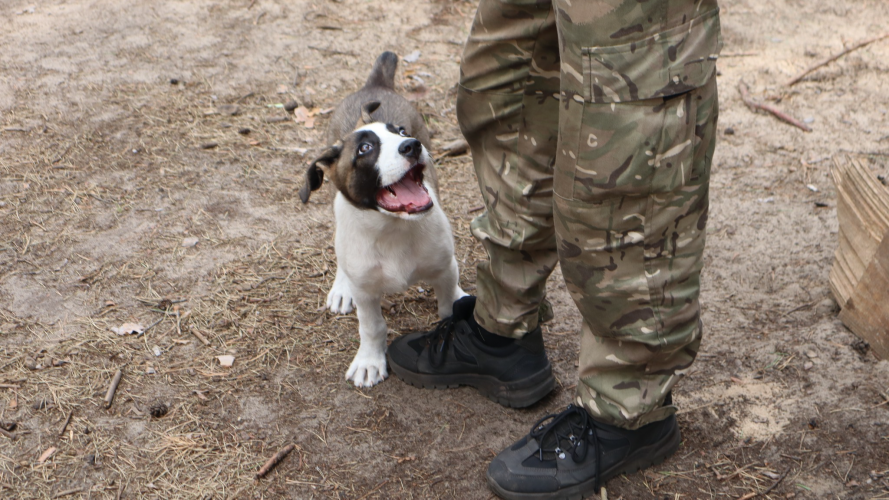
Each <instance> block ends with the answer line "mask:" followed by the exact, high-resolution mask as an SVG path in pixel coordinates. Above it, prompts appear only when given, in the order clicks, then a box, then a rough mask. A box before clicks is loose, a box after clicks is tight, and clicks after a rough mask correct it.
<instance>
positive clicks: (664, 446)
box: [486, 425, 682, 500]
mask: <svg viewBox="0 0 889 500" xmlns="http://www.w3.org/2000/svg"><path fill="white" fill-rule="evenodd" d="M681 442H682V436H681V434H680V432H679V426H678V425H677V426H676V427H674V428H673V430H672V431H671V432H670V433H669V434H668V435H666V436H664V438H663V439H661V440H660V441H658V442H657V443H654V444H651V445H648V446H646V447H644V448H640V449H639V450H637V451H636V453H634V454H632V455H631V456H630V457H628V459H627V460H626V461H624V462H621V463H618V464H617V465H615V466H614V467H612V468H611V469H609V470H607V471H605V472H603V473H602V478H601V479H600V480H599V485H600V487H601V486H605V483H606V482H607V481H608V480H609V479H611V478H613V477H615V476H619V475H621V474H633V473H636V472H639V471H640V470H642V469H647V468H649V467H653V466H655V465H660V464H662V463H664V460H666V459H668V458H670V456H672V455H673V454H674V453H676V450H678V449H679V444H680V443H681ZM486 477H487V479H488V486H489V487H490V488H491V490H493V491H494V493H496V494H497V496H499V497H501V498H504V499H506V500H552V499H560V500H582V499H584V498H589V497H592V496H593V495H596V494H598V493H599V492H598V491H596V479H595V478H593V479H590V480H589V481H585V482H582V483H579V484H576V485H574V486H570V487H568V488H564V489H561V490H558V491H552V492H548V493H519V492H515V491H508V490H505V489H503V488H501V487H500V485H499V484H497V483H496V482H495V481H494V480H493V479H492V478H491V476H488V475H486Z"/></svg>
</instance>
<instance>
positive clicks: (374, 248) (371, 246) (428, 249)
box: [334, 195, 451, 293]
mask: <svg viewBox="0 0 889 500" xmlns="http://www.w3.org/2000/svg"><path fill="white" fill-rule="evenodd" d="M334 209H335V212H336V219H337V229H336V253H337V261H338V262H337V265H339V266H341V267H342V268H343V270H344V271H345V272H346V274H347V275H348V276H349V279H350V280H351V281H352V282H353V283H354V284H355V285H356V286H357V287H358V288H360V289H362V290H364V291H366V292H371V293H396V292H402V291H404V290H405V289H407V287H409V286H410V285H411V284H413V283H416V282H417V281H418V280H421V279H423V278H424V275H426V274H429V273H430V272H435V273H437V272H439V271H440V269H441V268H442V263H441V262H439V261H442V260H443V259H442V257H444V259H445V260H446V259H447V257H448V256H449V255H450V254H451V252H448V251H447V247H448V246H449V245H448V243H450V241H447V240H445V242H444V247H445V248H441V249H440V250H438V249H437V248H436V247H437V246H441V242H436V241H431V240H430V238H435V237H436V236H438V237H440V234H441V233H439V234H436V233H437V232H438V231H435V230H433V229H432V227H430V226H434V225H435V222H436V217H438V216H441V214H440V213H430V214H429V215H428V216H427V217H425V218H424V219H423V220H413V221H405V220H400V219H395V218H393V217H388V216H385V215H382V214H379V213H376V212H372V211H367V210H357V209H355V208H354V207H352V206H351V204H349V202H348V201H346V200H345V199H343V198H342V196H341V195H338V196H337V199H336V201H335V202H334ZM433 210H439V209H437V208H436V209H433ZM442 239H444V238H442ZM436 243H437V244H436ZM438 254H441V255H438Z"/></svg>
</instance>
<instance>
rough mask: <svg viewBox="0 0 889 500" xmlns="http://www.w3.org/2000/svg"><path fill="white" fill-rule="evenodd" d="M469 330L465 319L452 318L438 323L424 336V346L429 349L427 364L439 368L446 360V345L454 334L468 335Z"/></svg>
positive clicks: (449, 317)
mask: <svg viewBox="0 0 889 500" xmlns="http://www.w3.org/2000/svg"><path fill="white" fill-rule="evenodd" d="M470 332H471V328H470V326H469V324H468V323H467V322H466V320H465V319H456V318H455V317H454V316H448V317H447V318H445V319H443V320H441V321H439V322H438V323H436V324H435V328H433V329H432V330H431V331H430V332H429V333H427V334H426V344H427V345H428V346H429V347H430V349H429V363H430V364H432V366H441V364H442V363H444V361H445V358H447V351H448V344H449V343H450V342H451V341H452V340H453V338H454V335H455V334H456V333H461V334H466V333H470Z"/></svg>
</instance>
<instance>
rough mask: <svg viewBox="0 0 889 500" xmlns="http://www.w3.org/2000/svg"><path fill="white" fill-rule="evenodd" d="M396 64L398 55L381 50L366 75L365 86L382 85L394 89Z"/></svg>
mask: <svg viewBox="0 0 889 500" xmlns="http://www.w3.org/2000/svg"><path fill="white" fill-rule="evenodd" d="M397 66H398V56H397V55H395V53H394V52H389V51H386V52H383V53H382V54H380V57H377V61H376V62H375V63H374V67H373V69H372V70H371V71H370V76H369V77H367V82H365V84H364V86H365V87H384V88H387V89H393V90H394V89H395V68H396V67H397Z"/></svg>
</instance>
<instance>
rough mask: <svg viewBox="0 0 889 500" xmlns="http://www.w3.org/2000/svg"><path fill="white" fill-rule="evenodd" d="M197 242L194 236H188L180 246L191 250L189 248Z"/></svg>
mask: <svg viewBox="0 0 889 500" xmlns="http://www.w3.org/2000/svg"><path fill="white" fill-rule="evenodd" d="M198 241H199V240H198V238H195V237H194V236H189V237H188V238H185V239H183V240H182V246H183V247H185V248H191V247H193V246H195V245H197V244H198Z"/></svg>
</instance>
